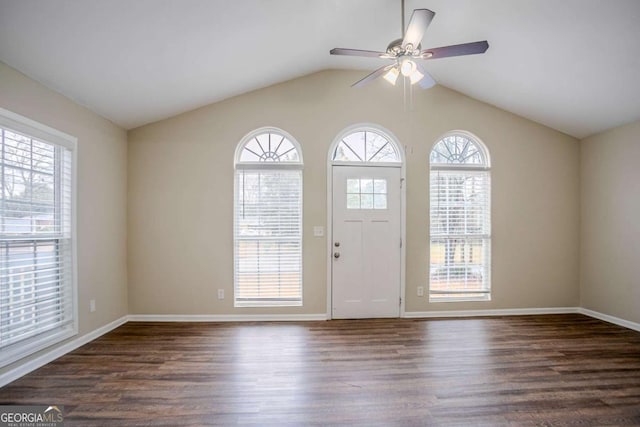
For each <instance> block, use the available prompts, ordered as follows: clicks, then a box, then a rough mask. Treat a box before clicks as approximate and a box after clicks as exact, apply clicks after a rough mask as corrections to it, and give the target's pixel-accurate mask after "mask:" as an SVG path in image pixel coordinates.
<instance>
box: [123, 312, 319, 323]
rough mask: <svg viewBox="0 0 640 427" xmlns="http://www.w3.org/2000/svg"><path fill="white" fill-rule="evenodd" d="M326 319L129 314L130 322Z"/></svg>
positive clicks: (310, 317) (314, 316)
mask: <svg viewBox="0 0 640 427" xmlns="http://www.w3.org/2000/svg"><path fill="white" fill-rule="evenodd" d="M313 320H327V315H326V314H325V313H320V314H130V315H129V321H130V322H299V321H313Z"/></svg>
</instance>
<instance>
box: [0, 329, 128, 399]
mask: <svg viewBox="0 0 640 427" xmlns="http://www.w3.org/2000/svg"><path fill="white" fill-rule="evenodd" d="M127 320H128V316H122V317H121V318H119V319H116V320H114V321H113V322H111V323H108V324H106V325H104V326H101V327H99V328H98V329H96V330H94V331H92V332H89V333H87V334H85V335H83V336H81V337H78V338H76V339H74V340H71V341H69V342H67V343H65V344H63V345H61V346H59V347H56V348H55V349H53V350H51V351H48V352H46V353H44V354H43V355H41V356H38V357H36V358H35V359H33V360H29V361H28V362H25V363H23V364H21V365H20V366H18V367H16V368H14V369H10V370H8V371H7V372H4V373H2V374H0V387H4V386H5V385H7V384H9V383H10V382H12V381H15V380H17V379H18V378H20V377H22V376H24V375H27V374H28V373H29V372H32V371H35V370H36V369H38V368H41V367H42V366H44V365H46V364H47V363H50V362H53V361H54V360H56V359H57V358H59V357H61V356H64V355H65V354H67V353H70V352H72V351H73V350H75V349H77V348H78V347H81V346H83V345H85V344H87V343H89V342H91V341H93V340H95V339H96V338H99V337H101V336H102V335H104V334H106V333H107V332H111V331H112V330H114V329H116V328H117V327H119V326H122V325H123V324H125V323H127Z"/></svg>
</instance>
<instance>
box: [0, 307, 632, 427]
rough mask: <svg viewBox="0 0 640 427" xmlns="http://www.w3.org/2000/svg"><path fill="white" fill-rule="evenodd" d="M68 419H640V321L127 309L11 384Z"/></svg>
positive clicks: (162, 422) (5, 393) (2, 398)
mask: <svg viewBox="0 0 640 427" xmlns="http://www.w3.org/2000/svg"><path fill="white" fill-rule="evenodd" d="M0 403H1V404H46V405H49V404H58V405H64V406H65V416H66V417H65V418H66V419H65V423H66V424H65V425H67V426H148V425H152V426H204V425H234V424H249V425H260V426H265V425H276V426H282V425H310V424H311V425H313V424H315V425H354V424H357V425H367V426H373V425H380V426H393V425H427V426H574V425H575V426H617V425H621V426H622V425H625V426H629V425H637V426H640V333H638V332H634V331H631V330H628V329H624V328H621V327H617V326H614V325H611V324H608V323H604V322H601V321H598V320H595V319H591V318H589V317H586V316H582V315H552V316H521V317H499V318H495V317H494V318H474V319H438V320H409V319H393V320H351V321H329V322H301V323H128V324H126V325H123V326H121V327H120V328H118V329H116V330H115V331H113V332H111V333H109V334H107V335H104V336H103V337H101V338H99V339H97V340H95V341H93V342H91V343H89V344H87V345H85V346H83V347H81V348H79V349H78V350H76V351H74V352H72V353H69V354H68V355H66V356H64V357H61V358H60V359H58V360H56V361H55V362H53V363H50V364H48V365H46V366H44V367H42V368H41V369H38V370H37V371H35V372H33V373H31V374H29V375H27V376H25V377H23V378H21V379H19V380H17V381H15V382H14V383H12V384H9V385H8V386H6V387H4V388H2V389H0Z"/></svg>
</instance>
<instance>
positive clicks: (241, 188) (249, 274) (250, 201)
mask: <svg viewBox="0 0 640 427" xmlns="http://www.w3.org/2000/svg"><path fill="white" fill-rule="evenodd" d="M234 216H235V221H234V252H235V257H234V264H235V266H234V268H235V271H234V281H235V285H234V304H235V306H236V307H257V306H299V305H302V155H301V152H300V147H299V145H298V144H297V143H296V142H295V141H294V140H293V138H292V137H290V136H289V135H287V134H285V133H284V132H283V131H281V130H278V129H271V128H268V129H260V130H258V131H255V132H253V133H251V134H249V135H248V136H247V137H245V138H244V139H243V141H242V142H241V143H240V145H239V147H238V150H237V152H236V171H235V215H234Z"/></svg>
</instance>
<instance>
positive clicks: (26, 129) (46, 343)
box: [0, 108, 78, 367]
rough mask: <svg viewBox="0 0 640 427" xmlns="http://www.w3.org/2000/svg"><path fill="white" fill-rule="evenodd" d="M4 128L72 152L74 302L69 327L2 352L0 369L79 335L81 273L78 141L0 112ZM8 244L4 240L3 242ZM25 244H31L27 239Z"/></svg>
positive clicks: (58, 329)
mask: <svg viewBox="0 0 640 427" xmlns="http://www.w3.org/2000/svg"><path fill="white" fill-rule="evenodd" d="M0 127H2V128H4V129H8V130H12V131H16V132H18V133H20V134H23V135H26V136H29V137H31V138H33V139H38V140H41V141H43V142H47V143H51V144H55V145H58V146H61V147H64V148H65V149H68V150H70V151H71V157H72V160H71V161H72V165H71V218H70V233H71V238H70V243H71V248H70V257H71V268H70V271H71V283H69V284H68V286H70V292H69V294H70V299H71V301H69V302H70V303H71V308H70V311H71V313H70V314H71V316H72V320H71V322H70V323H69V324H67V325H63V326H61V327H58V328H54V329H51V330H48V331H45V332H43V333H40V334H38V335H35V336H32V337H30V338H27V339H25V340H22V341H18V342H16V343H13V344H10V345H8V346H7V347H5V348H2V349H1V351H0V367H2V366H7V365H9V364H11V363H13V362H16V361H18V360H20V359H23V358H24V357H27V356H29V355H31V354H33V353H36V352H38V351H40V350H43V349H46V348H47V347H50V346H52V345H54V344H57V343H59V342H61V341H64V340H66V339H68V338H70V337H73V336H75V335H77V334H78V280H77V278H78V273H77V225H76V223H77V219H76V216H77V214H76V212H77V206H76V205H77V201H76V200H77V178H76V177H77V164H78V149H77V144H78V140H77V138H76V137H73V136H71V135H68V134H66V133H64V132H61V131H59V130H57V129H54V128H52V127H49V126H46V125H44V124H42V123H39V122H36V121H34V120H31V119H29V118H27V117H24V116H21V115H19V114H16V113H14V112H12V111H9V110H5V109H3V108H0ZM3 240H4V239H3ZM24 240H31V239H29V238H25V239H24Z"/></svg>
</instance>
